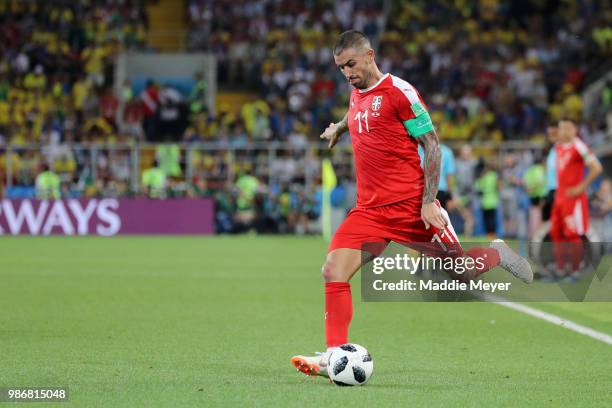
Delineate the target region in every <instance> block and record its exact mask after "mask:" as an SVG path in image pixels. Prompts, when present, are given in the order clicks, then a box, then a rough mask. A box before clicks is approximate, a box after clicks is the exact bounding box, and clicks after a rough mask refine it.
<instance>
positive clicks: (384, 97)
mask: <svg viewBox="0 0 612 408" xmlns="http://www.w3.org/2000/svg"><path fill="white" fill-rule="evenodd" d="M348 127H349V133H350V135H351V142H352V144H353V154H354V156H355V168H356V170H357V207H358V208H369V207H378V206H382V205H387V204H392V203H396V202H399V201H404V200H415V202H417V201H418V205H419V206H420V201H421V200H422V196H423V188H424V179H423V170H422V169H421V159H420V157H419V154H418V142H417V140H416V138H418V137H420V136H422V135H423V134H424V133H426V132H428V131H429V130H431V129H433V128H432V127H431V119H430V118H429V114H428V113H427V108H426V105H425V103H424V102H423V100H422V99H421V96H420V95H419V93H418V92H417V90H416V89H415V88H414V87H413V86H412V85H410V84H409V83H408V82H406V81H404V80H402V79H400V78H398V77H395V76H393V75H390V74H386V75H384V76H383V77H382V78H381V79H380V80H379V81H378V82H377V83H376V84H375V85H373V86H372V87H370V88H368V89H354V90H353V92H352V93H351V98H350V106H349V112H348ZM407 129H409V130H407Z"/></svg>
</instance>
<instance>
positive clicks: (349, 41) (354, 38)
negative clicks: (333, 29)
mask: <svg viewBox="0 0 612 408" xmlns="http://www.w3.org/2000/svg"><path fill="white" fill-rule="evenodd" d="M363 46H366V47H372V45H371V44H370V40H369V39H368V36H367V35H365V34H364V33H362V32H361V31H357V30H348V31H345V32H343V33H342V34H340V36H339V37H338V40H336V44H335V45H334V55H338V54H340V53H341V52H342V51H344V50H346V49H347V48H357V47H363Z"/></svg>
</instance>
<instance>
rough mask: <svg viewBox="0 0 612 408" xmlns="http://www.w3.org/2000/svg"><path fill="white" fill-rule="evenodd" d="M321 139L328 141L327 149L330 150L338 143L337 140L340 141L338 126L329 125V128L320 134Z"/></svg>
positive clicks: (334, 124)
mask: <svg viewBox="0 0 612 408" xmlns="http://www.w3.org/2000/svg"><path fill="white" fill-rule="evenodd" d="M320 138H321V139H325V140H329V144H328V145H327V147H328V148H330V149H331V148H332V147H334V146H335V145H336V143H338V139H340V135H339V134H338V124H337V123H330V124H329V126H328V127H327V128H326V129H325V131H323V133H321V136H320Z"/></svg>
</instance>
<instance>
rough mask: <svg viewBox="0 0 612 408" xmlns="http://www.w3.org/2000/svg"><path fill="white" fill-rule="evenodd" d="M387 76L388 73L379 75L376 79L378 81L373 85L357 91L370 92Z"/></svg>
mask: <svg viewBox="0 0 612 408" xmlns="http://www.w3.org/2000/svg"><path fill="white" fill-rule="evenodd" d="M388 76H389V73H386V74H385V75H383V76H381V77H380V79H379V80H378V82H376V83H375V84H374V85H372V86H371V87H369V88H366V89H360V90H359V93H366V92H370V91H371V90H372V89H374V88H376V87H377V86H378V85H380V84H381V82H382V81H384V80H385V79H387V77H388Z"/></svg>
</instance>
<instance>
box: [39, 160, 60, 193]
mask: <svg viewBox="0 0 612 408" xmlns="http://www.w3.org/2000/svg"><path fill="white" fill-rule="evenodd" d="M41 170H42V171H41V172H40V173H39V174H38V176H36V198H38V199H40V200H51V199H59V198H61V192H60V185H61V182H60V178H59V176H58V175H57V174H55V173H54V172H53V171H52V170H51V169H50V167H49V165H48V164H46V163H44V164H43V165H42V169H41Z"/></svg>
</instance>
